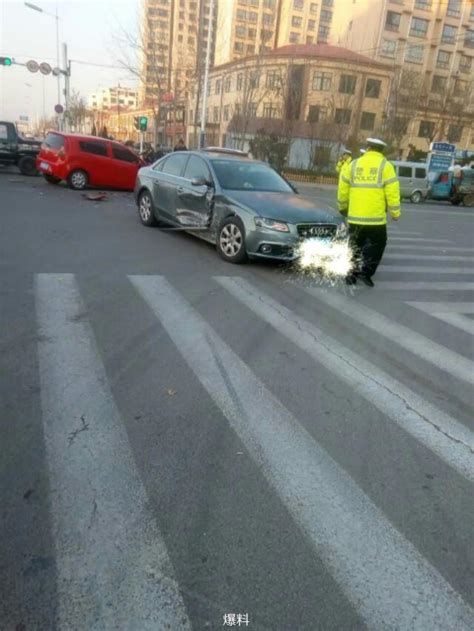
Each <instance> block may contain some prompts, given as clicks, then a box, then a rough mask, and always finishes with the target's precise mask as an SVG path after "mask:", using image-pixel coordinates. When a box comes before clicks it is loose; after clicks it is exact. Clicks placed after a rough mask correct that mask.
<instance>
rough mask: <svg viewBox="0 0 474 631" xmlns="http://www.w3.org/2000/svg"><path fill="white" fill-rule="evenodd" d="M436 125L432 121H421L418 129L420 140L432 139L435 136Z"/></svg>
mask: <svg viewBox="0 0 474 631" xmlns="http://www.w3.org/2000/svg"><path fill="white" fill-rule="evenodd" d="M434 128H435V124H434V123H432V122H431V121H420V127H419V129H418V138H432V137H433V134H434Z"/></svg>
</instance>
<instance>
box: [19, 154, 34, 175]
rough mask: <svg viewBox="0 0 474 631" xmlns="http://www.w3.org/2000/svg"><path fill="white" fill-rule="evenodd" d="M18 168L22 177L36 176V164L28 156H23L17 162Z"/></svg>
mask: <svg viewBox="0 0 474 631" xmlns="http://www.w3.org/2000/svg"><path fill="white" fill-rule="evenodd" d="M18 168H19V169H20V172H21V174H22V175H36V162H35V159H34V158H32V157H30V156H24V157H23V158H21V160H20V161H19V162H18Z"/></svg>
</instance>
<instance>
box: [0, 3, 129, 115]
mask: <svg viewBox="0 0 474 631" xmlns="http://www.w3.org/2000/svg"><path fill="white" fill-rule="evenodd" d="M30 1H31V3H32V4H35V5H37V6H39V7H41V8H42V9H43V10H44V11H46V12H48V13H52V14H53V15H54V14H55V13H56V7H57V10H58V15H59V41H60V43H62V42H66V43H67V46H68V55H69V59H71V60H73V61H72V71H71V90H73V89H75V90H78V91H79V92H80V93H81V94H82V95H83V96H85V97H87V96H88V95H89V94H91V93H93V92H96V91H97V90H98V89H99V88H103V87H108V86H114V85H118V84H120V85H121V86H127V87H129V86H130V87H136V81H135V80H134V79H133V77H131V76H130V75H129V74H128V73H127V72H126V71H125V70H124V69H120V68H102V67H98V66H92V65H84V64H79V63H77V62H75V61H74V60H78V61H87V62H92V63H96V64H104V65H111V66H114V65H115V66H118V61H117V59H118V58H119V57H120V53H119V52H118V50H119V47H118V44H117V39H116V37H114V34H116V33H117V32H118V31H119V30H120V28H126V29H128V30H133V28H134V26H135V25H136V24H137V20H138V15H139V11H140V0H95V1H94V0H59V1H58V2H48V1H43V0H30ZM0 56H8V57H13V58H14V59H15V61H17V62H21V63H26V62H27V61H28V60H30V59H34V60H36V61H38V62H42V61H45V62H47V63H49V64H50V65H51V66H53V67H54V66H56V65H57V64H56V20H55V18H54V17H51V16H49V15H45V14H44V13H40V12H38V11H34V10H32V9H30V8H27V7H26V6H25V4H24V2H23V1H20V0H0ZM43 86H44V101H43ZM56 102H57V79H56V78H55V77H53V76H52V75H47V76H43V75H42V74H40V73H39V72H37V73H31V72H29V71H28V69H27V68H26V67H23V66H17V65H13V66H11V67H4V66H0V118H1V119H2V120H13V121H17V120H18V118H19V116H29V117H30V121H32V122H34V121H35V120H37V119H38V117H42V116H43V106H44V111H45V113H46V115H47V116H48V117H50V116H53V115H54V105H55V104H56ZM62 103H64V101H62Z"/></svg>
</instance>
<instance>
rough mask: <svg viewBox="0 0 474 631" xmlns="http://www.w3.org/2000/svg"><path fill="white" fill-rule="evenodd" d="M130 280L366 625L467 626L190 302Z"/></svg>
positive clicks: (469, 620) (467, 611) (380, 517)
mask: <svg viewBox="0 0 474 631" xmlns="http://www.w3.org/2000/svg"><path fill="white" fill-rule="evenodd" d="M130 280H131V282H132V283H133V285H134V286H135V287H136V289H137V290H138V292H139V293H140V294H141V296H142V297H143V299H144V300H145V301H146V302H147V303H148V305H149V307H150V308H151V310H152V311H153V312H154V313H155V314H156V316H157V318H158V319H159V320H160V322H161V323H162V325H163V327H164V328H165V330H166V331H167V333H168V335H169V337H170V338H171V340H172V341H173V342H174V344H175V345H176V347H177V349H178V350H179V352H180V353H181V355H182V357H183V359H184V360H185V361H186V363H187V364H188V366H189V367H190V368H191V369H192V370H193V372H194V374H195V376H196V378H197V379H198V380H199V381H200V382H201V384H202V385H203V387H204V388H205V389H206V390H207V392H208V393H209V395H210V396H211V398H212V399H213V401H214V403H215V404H216V406H217V407H218V408H219V409H220V410H221V412H222V413H223V415H224V416H225V417H226V418H227V419H228V421H229V423H230V425H231V426H232V428H233V429H234V431H235V432H236V434H237V435H238V436H239V438H240V440H241V441H242V442H243V443H244V445H245V447H246V448H247V450H248V451H249V453H250V455H251V457H252V458H253V459H254V461H255V462H256V463H257V465H258V467H259V468H260V470H261V471H262V473H263V474H264V475H265V477H266V478H267V480H268V481H269V483H270V484H271V485H272V486H273V488H274V489H275V490H276V492H277V493H278V495H279V497H280V498H281V500H282V501H283V503H284V504H285V505H286V507H287V509H288V510H289V512H290V514H291V515H292V516H293V518H294V520H295V521H296V523H297V524H298V525H299V526H300V528H301V529H302V530H303V532H304V533H305V534H306V536H307V539H308V541H309V542H310V543H311V545H312V546H313V548H314V551H315V553H316V554H317V555H318V556H320V557H321V558H322V559H323V560H324V562H325V563H326V565H327V566H328V567H329V569H330V571H331V572H332V573H333V575H334V576H335V578H336V580H337V581H338V583H339V584H340V585H341V588H342V589H343V590H344V591H345V593H346V594H347V596H348V598H349V599H350V600H351V602H352V603H353V605H354V606H355V607H356V608H357V609H358V610H359V611H360V613H361V615H362V617H363V618H364V619H365V621H366V623H367V626H368V628H370V629H373V630H379V629H383V628H392V629H414V628H416V629H443V628H456V629H457V630H461V629H466V630H467V629H469V630H470V629H471V628H472V627H473V625H474V612H473V611H472V609H471V608H470V607H469V606H468V605H467V604H466V603H465V602H464V601H463V600H462V599H461V597H460V596H459V595H458V594H457V593H456V592H455V591H454V590H453V588H452V587H451V586H450V585H449V583H447V582H446V580H445V579H444V578H443V577H442V576H441V575H440V573H439V572H438V571H437V570H436V569H435V568H434V567H433V566H432V565H431V564H430V563H429V562H428V561H427V560H426V559H425V558H424V557H423V556H422V555H421V554H420V553H419V552H418V551H417V549H416V548H415V547H414V546H413V545H412V544H411V543H410V542H408V541H407V540H406V539H405V538H404V537H403V535H402V534H401V533H400V532H399V531H398V530H397V529H396V528H394V527H393V526H392V524H391V523H390V522H389V521H388V519H387V518H386V517H385V515H384V514H383V513H382V512H381V511H380V510H379V509H378V508H377V507H376V506H375V505H374V504H373V503H372V502H371V501H370V499H369V498H368V497H367V495H365V493H364V492H363V491H362V490H361V489H360V488H359V487H358V486H357V484H356V483H355V482H354V480H352V478H351V477H350V476H349V475H348V474H347V473H346V472H345V471H344V470H343V469H342V468H341V467H340V466H339V465H338V464H337V463H336V462H335V461H334V460H333V459H332V458H331V457H330V456H329V455H328V453H327V452H326V451H324V450H323V449H322V448H321V447H320V446H319V445H318V443H316V441H315V440H314V439H313V438H312V437H311V435H310V434H309V433H308V432H307V431H306V430H305V429H304V428H303V427H302V426H301V425H300V424H299V423H298V421H297V420H296V419H295V418H294V416H292V415H291V414H290V412H288V410H287V409H286V408H285V407H283V405H282V404H281V403H280V402H279V401H278V400H277V399H276V398H275V397H274V396H273V395H272V393H271V392H270V391H269V390H268V389H267V388H266V387H265V385H264V384H263V383H262V382H261V381H260V380H259V379H258V378H257V377H256V376H255V374H254V373H253V372H252V371H251V370H250V369H249V368H248V366H246V364H245V363H244V362H243V361H242V360H241V359H240V358H239V357H238V356H237V355H236V354H235V353H234V352H233V351H232V350H231V349H230V348H229V346H228V345H227V344H226V343H225V342H224V341H223V340H222V339H221V338H220V337H219V336H218V335H217V334H216V333H215V332H214V331H213V329H212V328H211V327H210V326H209V325H208V324H207V323H206V322H205V321H204V319H203V318H202V317H201V316H200V315H199V314H198V313H197V312H196V311H195V310H194V309H193V308H192V307H191V306H190V305H189V303H187V302H186V301H185V300H184V299H183V298H182V297H181V296H180V295H179V294H178V293H177V292H176V291H175V290H174V289H173V288H172V287H171V286H170V285H169V283H168V282H167V281H166V280H165V279H164V278H161V277H152V276H131V277H130ZM256 300H257V301H258V297H257V298H256Z"/></svg>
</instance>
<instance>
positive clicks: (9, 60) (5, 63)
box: [0, 57, 13, 66]
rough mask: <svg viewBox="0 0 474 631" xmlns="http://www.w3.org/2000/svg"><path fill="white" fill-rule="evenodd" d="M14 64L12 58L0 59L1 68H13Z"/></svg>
mask: <svg viewBox="0 0 474 631" xmlns="http://www.w3.org/2000/svg"><path fill="white" fill-rule="evenodd" d="M12 63H13V62H12V58H11V57H0V66H11V65H12Z"/></svg>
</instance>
